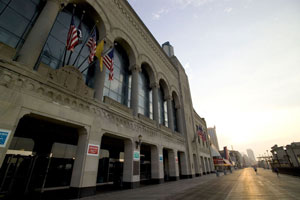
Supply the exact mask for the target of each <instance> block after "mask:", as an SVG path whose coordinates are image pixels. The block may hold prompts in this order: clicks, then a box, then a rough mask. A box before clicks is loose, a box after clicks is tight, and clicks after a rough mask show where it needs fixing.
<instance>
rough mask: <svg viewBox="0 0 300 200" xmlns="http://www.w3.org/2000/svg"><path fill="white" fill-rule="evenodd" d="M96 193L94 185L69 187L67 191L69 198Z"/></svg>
mask: <svg viewBox="0 0 300 200" xmlns="http://www.w3.org/2000/svg"><path fill="white" fill-rule="evenodd" d="M93 195H96V186H95V187H84V188H75V187H71V188H70V190H69V191H68V197H69V198H82V197H87V196H93Z"/></svg>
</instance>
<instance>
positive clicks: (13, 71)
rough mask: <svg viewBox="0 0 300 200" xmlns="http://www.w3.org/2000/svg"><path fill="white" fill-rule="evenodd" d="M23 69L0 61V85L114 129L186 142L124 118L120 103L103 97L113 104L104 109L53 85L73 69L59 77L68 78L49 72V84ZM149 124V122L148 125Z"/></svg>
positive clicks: (165, 130) (140, 121)
mask: <svg viewBox="0 0 300 200" xmlns="http://www.w3.org/2000/svg"><path fill="white" fill-rule="evenodd" d="M22 70H23V72H22ZM25 70H26V69H23V68H20V67H19V66H16V65H13V63H9V62H7V61H5V60H1V59H0V86H4V87H6V88H9V89H11V90H14V91H15V92H20V91H22V93H27V94H28V95H31V96H34V97H35V98H38V99H42V100H44V101H48V102H54V103H55V104H57V105H59V106H62V107H65V108H69V109H73V110H77V111H78V112H81V113H85V114H92V115H95V117H100V118H105V119H107V120H109V121H111V122H112V123H114V124H116V126H122V127H126V128H128V129H131V130H132V131H135V132H138V133H144V134H147V135H148V136H150V137H163V138H165V139H166V140H167V141H168V142H171V143H173V144H179V145H184V142H185V139H184V138H183V136H182V135H178V134H173V133H172V131H171V130H170V129H169V128H167V127H164V126H160V128H157V126H156V125H155V121H153V120H150V119H148V121H147V123H145V122H146V120H145V119H141V118H134V117H133V116H132V114H126V115H124V111H125V112H127V113H131V112H132V110H131V109H130V108H127V107H126V108H125V106H124V105H122V104H121V106H120V104H119V103H118V102H117V103H116V102H115V101H113V100H112V99H109V98H106V100H105V102H106V103H107V102H108V101H109V105H112V106H111V107H107V106H105V104H103V103H99V102H98V101H95V100H94V98H93V97H90V96H80V95H78V94H76V93H74V92H72V91H70V90H68V89H66V88H65V87H63V85H61V84H65V82H60V83H61V84H59V83H56V84H53V82H54V80H57V79H59V78H61V77H64V76H69V75H70V74H72V73H75V74H76V73H77V72H76V70H75V71H74V69H72V68H65V69H63V70H61V71H60V72H61V73H62V74H64V73H66V74H67V75H66V74H64V75H60V74H59V73H58V74H56V73H57V72H58V71H59V70H58V71H56V73H54V72H53V71H54V70H52V73H51V74H52V75H53V77H52V79H51V80H52V81H49V80H47V79H43V75H41V74H39V73H37V72H34V71H32V73H31V74H30V73H28V72H27V71H25ZM50 71H51V70H50ZM67 72H68V73H67ZM69 73H70V74H69ZM77 75H78V74H77ZM112 108H116V109H112ZM122 111H123V112H122ZM122 113H123V114H122ZM149 121H151V122H150V123H149ZM153 123H154V125H153Z"/></svg>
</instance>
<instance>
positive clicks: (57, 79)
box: [0, 0, 214, 198]
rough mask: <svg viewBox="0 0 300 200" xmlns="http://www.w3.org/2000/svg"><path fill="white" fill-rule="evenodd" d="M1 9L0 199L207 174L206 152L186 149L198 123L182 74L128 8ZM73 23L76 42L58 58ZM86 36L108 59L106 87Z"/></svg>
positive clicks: (87, 0) (45, 5) (53, 5)
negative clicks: (78, 28)
mask: <svg viewBox="0 0 300 200" xmlns="http://www.w3.org/2000/svg"><path fill="white" fill-rule="evenodd" d="M74 4H76V7H75V6H74ZM0 9H1V16H0V29H1V30H0V31H1V35H0V92H1V95H0V112H1V113H2V114H1V116H0V133H1V134H0V136H1V144H0V166H1V170H0V176H1V177H0V180H1V181H2V182H1V183H0V184H1V188H0V195H2V196H7V197H11V198H16V196H15V195H21V196H24V195H33V194H35V193H36V192H38V193H43V194H44V193H47V192H49V193H50V192H51V191H55V192H57V191H68V192H67V193H68V194H72V196H73V197H83V196H88V195H93V194H95V192H96V188H97V187H98V186H101V185H103V184H113V185H114V186H116V187H119V188H135V187H138V186H139V185H140V184H144V183H162V182H164V181H172V180H178V179H179V178H192V177H194V176H196V175H197V176H198V175H201V174H207V173H210V172H212V171H213V170H214V169H213V165H212V159H211V157H210V151H209V143H208V142H202V141H201V142H199V141H196V140H195V139H196V137H195V126H196V124H197V125H200V124H201V126H202V127H203V129H204V130H205V132H206V133H207V129H206V123H205V120H204V119H203V118H201V117H199V116H198V115H197V113H195V112H194V110H193V105H192V99H191V94H190V88H189V83H188V77H187V75H186V73H185V71H184V69H183V67H182V65H181V64H180V62H179V61H178V60H177V58H176V56H174V55H170V56H168V55H167V54H166V53H165V52H164V51H163V49H162V48H161V46H160V45H159V44H158V43H157V41H156V40H155V38H154V37H153V36H152V34H151V33H150V31H149V30H148V29H147V28H146V27H145V25H144V24H143V22H142V21H141V20H140V19H139V17H138V16H137V14H136V13H135V12H134V10H133V9H132V8H131V7H130V5H129V4H128V2H127V1H124V0H110V1H108V0H97V1H94V0H74V1H71V0H45V1H43V0H23V1H17V0H12V1H1V3H0ZM83 10H84V11H85V12H83ZM72 13H73V14H74V15H73V16H74V21H75V25H76V26H77V25H78V24H79V23H80V22H82V34H83V42H82V44H80V45H78V47H76V48H75V50H74V52H72V54H71V53H70V52H67V53H66V54H65V55H64V52H65V42H66V37H67V34H68V29H69V27H70V21H71V18H72ZM83 13H84V16H83ZM93 30H95V32H96V38H97V41H100V40H102V39H104V40H105V42H106V43H105V47H104V51H107V50H108V49H110V48H111V47H114V49H115V50H114V52H115V53H114V80H113V81H109V80H108V73H109V72H108V70H105V69H104V70H103V71H100V69H99V66H98V65H99V63H98V62H94V63H92V64H91V65H89V63H88V61H87V58H88V55H89V52H88V49H87V48H86V47H85V42H84V41H86V40H87V39H88V36H89V33H92V32H93ZM81 47H82V48H81ZM81 49H82V51H81ZM70 55H71V56H70ZM70 191H71V192H70Z"/></svg>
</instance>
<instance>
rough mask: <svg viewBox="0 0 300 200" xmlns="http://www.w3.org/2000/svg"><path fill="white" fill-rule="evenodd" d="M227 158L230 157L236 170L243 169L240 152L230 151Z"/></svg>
mask: <svg viewBox="0 0 300 200" xmlns="http://www.w3.org/2000/svg"><path fill="white" fill-rule="evenodd" d="M229 156H230V159H231V161H233V162H234V166H235V167H236V168H240V169H241V168H243V157H242V155H241V153H240V152H238V151H235V150H230V151H229Z"/></svg>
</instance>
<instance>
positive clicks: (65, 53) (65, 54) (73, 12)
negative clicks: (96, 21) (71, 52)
mask: <svg viewBox="0 0 300 200" xmlns="http://www.w3.org/2000/svg"><path fill="white" fill-rule="evenodd" d="M75 8H76V4H75V3H74V4H73V10H72V17H71V22H70V26H69V31H70V27H71V24H72V19H73V16H74V14H75ZM68 37H69V33H68ZM68 46H69V44H67V45H66V46H65V52H64V59H63V65H62V66H65V60H66V56H67V48H68Z"/></svg>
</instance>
